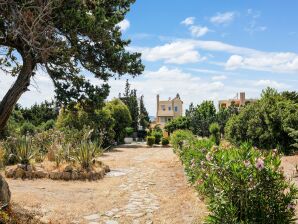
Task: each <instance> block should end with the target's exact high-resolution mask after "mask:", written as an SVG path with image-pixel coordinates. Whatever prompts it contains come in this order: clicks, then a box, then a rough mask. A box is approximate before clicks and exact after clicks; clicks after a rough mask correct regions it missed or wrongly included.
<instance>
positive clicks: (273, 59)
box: [226, 52, 298, 73]
mask: <svg viewBox="0 0 298 224" xmlns="http://www.w3.org/2000/svg"><path fill="white" fill-rule="evenodd" d="M226 68H227V69H239V68H242V69H250V70H258V71H268V72H284V73H293V72H298V55H297V54H295V53H290V52H257V53H255V54H251V55H243V56H240V55H232V56H231V57H230V58H229V59H228V61H227V62H226Z"/></svg>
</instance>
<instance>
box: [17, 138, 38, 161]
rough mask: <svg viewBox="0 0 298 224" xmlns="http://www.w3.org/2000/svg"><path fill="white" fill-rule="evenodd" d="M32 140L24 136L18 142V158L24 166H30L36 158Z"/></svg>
mask: <svg viewBox="0 0 298 224" xmlns="http://www.w3.org/2000/svg"><path fill="white" fill-rule="evenodd" d="M34 153H35V152H34V149H33V142H32V138H31V137H28V136H22V137H21V138H19V139H18V140H17V142H16V158H17V161H18V162H19V163H21V164H23V165H29V164H30V160H31V159H32V158H33V157H34Z"/></svg>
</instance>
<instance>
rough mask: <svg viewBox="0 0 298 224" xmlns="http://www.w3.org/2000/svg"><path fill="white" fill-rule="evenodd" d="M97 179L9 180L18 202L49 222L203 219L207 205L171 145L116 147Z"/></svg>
mask: <svg viewBox="0 0 298 224" xmlns="http://www.w3.org/2000/svg"><path fill="white" fill-rule="evenodd" d="M101 158H102V160H103V161H104V163H106V164H107V165H109V166H110V168H111V170H112V171H111V172H110V173H109V174H108V175H107V176H105V178H104V179H103V180H100V181H97V182H79V181H78V182H62V181H52V180H34V181H29V180H26V181H22V180H8V182H9V185H10V188H11V191H12V200H13V202H14V203H16V204H18V205H20V206H22V207H25V209H28V210H30V211H33V212H35V213H36V214H37V215H38V216H39V217H40V218H41V219H42V220H43V221H44V222H45V223H50V222H51V223H55V224H56V223H74V224H75V223H87V224H101V223H103V224H105V223H107V224H117V223H119V224H120V223H125V224H126V223H127V224H128V223H132V224H138V223H140V224H143V223H144V224H151V223H158V224H162V223H169V224H175V223H177V224H183V223H201V221H202V217H204V216H205V215H206V208H205V205H204V203H203V202H201V201H200V200H199V199H198V197H197V196H196V193H195V191H194V190H193V188H192V187H190V186H188V184H187V181H186V178H185V176H184V172H183V167H182V166H181V164H180V162H179V160H178V158H177V156H176V155H174V154H173V152H172V149H170V148H145V147H141V146H140V147H130V148H117V149H116V150H114V151H113V152H109V153H106V154H104V156H103V157H101Z"/></svg>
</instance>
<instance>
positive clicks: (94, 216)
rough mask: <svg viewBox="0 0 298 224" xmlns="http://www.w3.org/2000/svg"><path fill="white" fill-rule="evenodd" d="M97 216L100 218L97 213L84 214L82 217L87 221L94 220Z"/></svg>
mask: <svg viewBox="0 0 298 224" xmlns="http://www.w3.org/2000/svg"><path fill="white" fill-rule="evenodd" d="M99 218H100V215H99V214H92V215H88V216H84V219H86V220H88V221H95V220H98V219H99Z"/></svg>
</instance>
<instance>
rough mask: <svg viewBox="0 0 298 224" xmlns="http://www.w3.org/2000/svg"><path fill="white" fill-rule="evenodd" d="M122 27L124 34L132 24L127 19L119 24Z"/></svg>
mask: <svg viewBox="0 0 298 224" xmlns="http://www.w3.org/2000/svg"><path fill="white" fill-rule="evenodd" d="M117 26H119V27H120V30H121V31H122V32H124V31H126V30H127V29H128V28H129V27H130V22H129V20H127V19H124V20H122V21H121V22H120V23H118V24H117Z"/></svg>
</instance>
